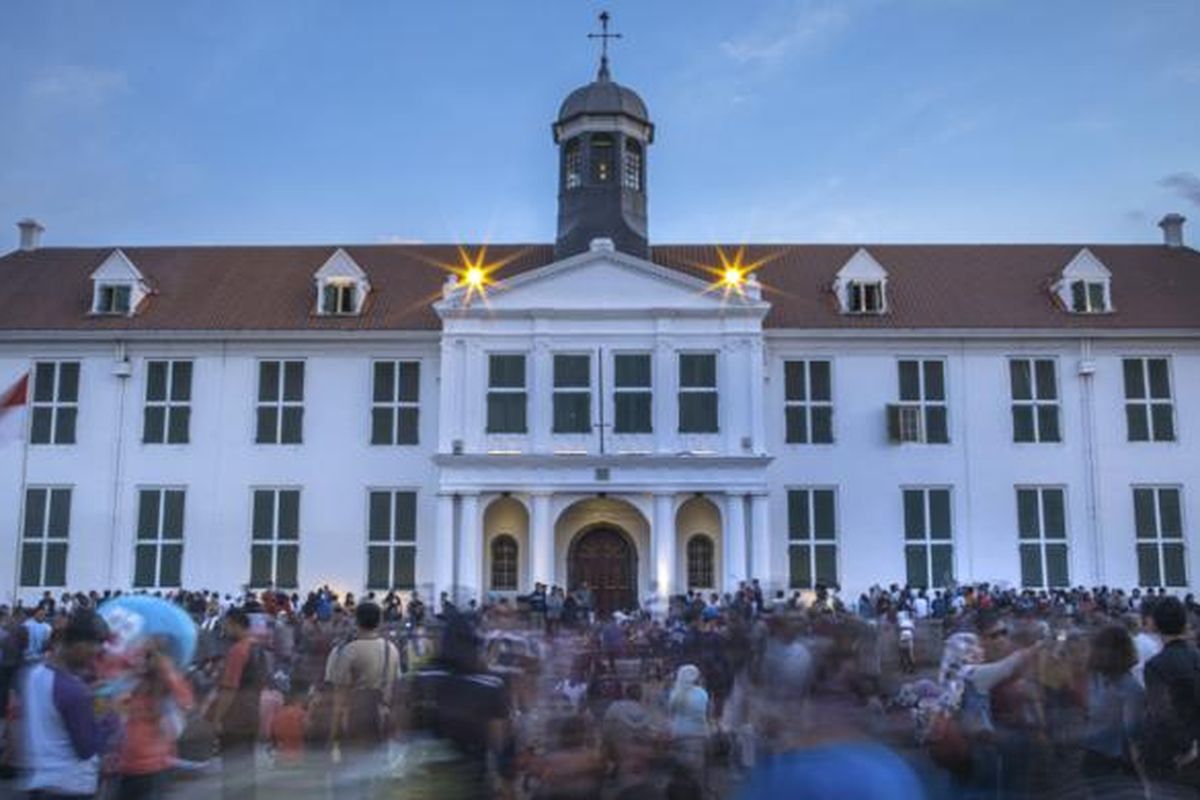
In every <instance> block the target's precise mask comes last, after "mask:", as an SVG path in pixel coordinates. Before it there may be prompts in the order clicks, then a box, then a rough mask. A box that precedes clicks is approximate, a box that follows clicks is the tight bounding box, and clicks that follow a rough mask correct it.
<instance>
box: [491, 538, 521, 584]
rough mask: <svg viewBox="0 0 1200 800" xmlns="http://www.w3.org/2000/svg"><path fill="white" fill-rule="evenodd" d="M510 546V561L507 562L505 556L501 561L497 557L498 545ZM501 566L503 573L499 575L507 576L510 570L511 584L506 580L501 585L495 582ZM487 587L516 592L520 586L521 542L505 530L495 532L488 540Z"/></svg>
mask: <svg viewBox="0 0 1200 800" xmlns="http://www.w3.org/2000/svg"><path fill="white" fill-rule="evenodd" d="M509 545H511V546H512V563H511V565H510V564H509V563H508V559H507V558H506V559H505V560H504V561H501V560H500V559H499V558H497V555H498V554H497V550H498V548H499V547H500V546H506V547H507V546H509ZM501 567H503V569H504V570H505V573H504V575H502V576H501V577H504V578H507V577H509V575H508V572H509V571H510V570H511V573H512V575H511V577H512V582H511V585H510V584H509V583H508V582H507V581H506V582H504V584H503V585H501V584H500V583H499V582H497V580H496V578H497V576H498V575H500V572H499V570H500V569H501ZM488 588H489V589H490V590H491V591H493V592H517V591H520V588H521V543H520V541H518V539H517V537H516V536H515V535H513V534H511V533H509V532H507V531H502V532H500V533H497V534H496V535H495V536H493V537H491V539H490V540H489V541H488Z"/></svg>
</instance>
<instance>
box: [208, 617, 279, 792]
mask: <svg viewBox="0 0 1200 800" xmlns="http://www.w3.org/2000/svg"><path fill="white" fill-rule="evenodd" d="M225 635H226V636H227V637H228V638H230V639H233V646H232V647H230V648H229V653H228V654H227V655H226V656H225V669H224V671H223V672H222V674H221V681H220V684H219V691H218V694H217V701H216V703H215V704H214V706H213V712H212V721H213V728H214V729H215V731H216V734H217V738H218V741H219V742H220V748H221V796H222V797H223V798H225V800H254V798H255V796H256V786H255V784H256V781H257V775H256V773H255V763H254V762H255V745H256V744H257V742H258V729H259V696H260V695H261V694H262V688H263V686H264V685H266V682H267V664H266V658H265V655H264V654H263V652H262V648H261V646H259V645H258V644H257V643H256V642H255V641H254V639H253V637H251V635H250V618H249V616H247V614H246V612H245V611H243V610H242V609H240V608H234V609H231V610H230V611H229V612H228V613H227V614H226V615H225Z"/></svg>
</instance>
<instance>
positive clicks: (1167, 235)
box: [1158, 213, 1187, 248]
mask: <svg viewBox="0 0 1200 800" xmlns="http://www.w3.org/2000/svg"><path fill="white" fill-rule="evenodd" d="M1185 222H1187V218H1186V217H1184V216H1183V214H1175V213H1171V214H1167V215H1166V216H1165V217H1163V218H1162V219H1161V220H1159V221H1158V227H1160V228H1162V232H1163V244H1165V245H1166V246H1167V247H1172V248H1174V247H1183V223H1185Z"/></svg>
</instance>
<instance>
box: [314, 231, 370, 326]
mask: <svg viewBox="0 0 1200 800" xmlns="http://www.w3.org/2000/svg"><path fill="white" fill-rule="evenodd" d="M313 279H314V280H315V282H316V284H317V304H316V311H317V313H318V314H320V315H321V316H323V317H348V316H356V315H358V314H361V313H362V309H363V303H364V302H365V301H366V298H367V294H369V293H370V291H371V283H370V281H368V280H367V273H365V272H363V271H362V268H361V267H359V266H358V264H356V263H354V259H352V258H351V257H350V254H349V253H347V252H346V251H345V250H342V249H341V248H339V249H338V250H337V251H336V252H334V254H333V255H332V256H330V257H329V260H328V261H326V262H325V264H324V265H323V266H322V267H321V268H320V269H319V270H317V273H316V275H314V276H313Z"/></svg>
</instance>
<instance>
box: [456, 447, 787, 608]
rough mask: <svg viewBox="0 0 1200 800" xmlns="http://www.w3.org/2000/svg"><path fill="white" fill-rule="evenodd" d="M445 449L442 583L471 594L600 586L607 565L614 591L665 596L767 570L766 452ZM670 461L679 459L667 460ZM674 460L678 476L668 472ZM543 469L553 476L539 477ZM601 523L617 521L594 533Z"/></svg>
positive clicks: (649, 598) (615, 594)
mask: <svg viewBox="0 0 1200 800" xmlns="http://www.w3.org/2000/svg"><path fill="white" fill-rule="evenodd" d="M439 460H440V461H441V462H442V463H441V464H440V465H439V466H440V467H441V484H442V487H443V488H442V490H441V492H440V493H439V502H440V504H441V505H440V512H439V521H440V527H439V531H438V538H437V543H438V556H437V566H438V581H437V584H436V586H435V587H434V588H435V591H437V592H441V591H448V592H450V593H451V596H452V597H454V598H456V599H457V600H458V601H459V602H466V601H467V600H468V599H470V598H476V599H481V598H484V597H487V596H489V595H490V596H504V595H515V594H523V593H526V592H529V591H530V590H531V589H532V588H533V586H534V584H535V583H544V584H546V585H547V586H550V585H558V586H562V587H564V588H565V589H574V588H577V586H578V584H579V583H580V582H581V581H583V580H588V582H589V583H590V584H593V585H592V588H593V590H595V589H596V588H597V587H596V586H595V585H594V580H593V578H594V577H595V576H603V577H604V580H606V581H607V582H608V585H607V586H606V588H605V589H604V591H605V592H606V593H607V599H606V600H605V603H615V604H616V605H615V606H614V607H617V606H620V605H623V604H625V603H626V602H627V601H628V602H637V603H638V604H639V605H643V606H655V605H658V604H664V603H665V601H666V598H667V597H669V596H670V595H672V594H676V593H682V592H685V591H687V590H688V589H689V588H693V589H697V590H703V591H717V592H728V591H732V590H733V589H736V588H737V584H738V582H739V581H743V580H747V579H748V578H750V577H751V576H756V577H763V576H765V575H766V574H767V573H766V572H765V571H763V572H757V573H756V570H758V569H760V568H761V565H762V564H764V563H765V559H766V558H767V557H768V556H767V553H768V550H769V537H770V533H769V531H768V529H767V525H768V520H769V515H768V514H767V509H766V494H765V492H764V491H763V489H762V488H761V484H760V477H759V476H760V475H761V471H762V468H763V466H764V465H765V462H766V459H765V458H762V457H755V456H748V457H733V458H730V457H721V456H710V457H699V456H696V457H688V458H682V457H676V458H661V457H654V456H642V457H631V456H607V457H595V456H571V457H568V456H555V455H548V456H536V455H520V456H516V455H514V456H498V455H479V456H475V455H459V456H442V457H439ZM600 461H603V462H604V463H605V466H606V470H607V475H608V478H609V480H608V481H606V482H605V484H606V485H605V484H600V485H597V482H596V481H595V478H596V475H597V473H598V472H599V468H598V467H596V466H595V465H594V464H592V463H591V462H600ZM681 461H682V462H684V463H683V464H681V463H680V462H681ZM662 462H668V463H672V462H673V463H672V466H674V467H676V469H675V470H674V471H672V470H670V469H664V466H665V465H664V464H663V463H662ZM672 472H674V473H675V474H674V479H673V480H664V478H665V477H669V476H671V473H672ZM599 474H601V475H603V474H604V473H603V472H599ZM535 477H538V478H540V479H541V481H540V482H539V483H538V484H535V485H533V486H531V485H530V484H531V483H533V479H534V478H535ZM589 478H590V479H591V480H588V479H589ZM614 479H618V480H614ZM585 484H590V486H589V487H588V490H585V489H584V485H585ZM654 484H657V486H654ZM593 487H594V488H593ZM596 489H599V491H597V490H596ZM596 531H606V532H608V533H607V534H603V535H600V534H597V535H595V536H594V537H593V536H592V534H594V533H595V532H596ZM609 534H611V535H609ZM606 554H607V555H606ZM752 565H753V566H752ZM589 576H592V577H589ZM630 598H632V600H630ZM663 607H665V606H663Z"/></svg>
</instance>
